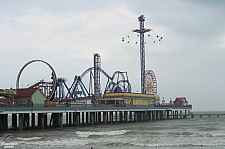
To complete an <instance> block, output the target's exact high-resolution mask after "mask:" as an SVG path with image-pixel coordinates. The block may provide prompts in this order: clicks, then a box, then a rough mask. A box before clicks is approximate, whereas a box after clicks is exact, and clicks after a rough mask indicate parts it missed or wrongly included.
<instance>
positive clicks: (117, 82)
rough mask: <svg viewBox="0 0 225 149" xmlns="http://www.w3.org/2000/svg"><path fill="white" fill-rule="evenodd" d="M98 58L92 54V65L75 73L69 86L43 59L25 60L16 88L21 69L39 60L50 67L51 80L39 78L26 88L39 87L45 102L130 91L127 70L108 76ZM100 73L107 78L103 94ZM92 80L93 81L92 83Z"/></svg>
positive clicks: (98, 96) (98, 56)
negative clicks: (84, 81) (39, 79)
mask: <svg viewBox="0 0 225 149" xmlns="http://www.w3.org/2000/svg"><path fill="white" fill-rule="evenodd" d="M100 58H101V57H100V55H99V54H98V53H96V54H94V67H90V68H88V69H87V70H85V71H84V72H83V73H82V74H81V75H80V76H78V75H76V76H75V77H74V81H73V82H72V85H71V86H70V87H68V85H67V84H66V79H64V78H57V76H56V72H55V70H54V69H53V67H52V66H51V65H50V64H49V63H47V62H46V61H44V60H31V61H29V62H27V63H26V64H25V65H24V66H23V67H22V68H21V70H20V71H19V73H18V76H17V81H16V88H17V89H19V82H20V76H21V74H22V72H23V70H24V69H25V68H26V67H27V66H28V65H29V64H31V63H35V62H41V63H44V64H46V65H47V66H48V67H49V68H50V70H51V72H52V73H51V81H49V82H46V81H43V80H41V81H39V82H37V83H35V84H34V85H31V86H29V87H28V88H39V89H40V90H41V91H42V92H43V93H44V94H45V95H46V100H45V103H48V102H49V101H53V100H63V99H71V100H73V101H74V102H75V101H76V99H77V98H81V97H84V98H92V99H93V98H94V99H96V98H101V97H104V95H105V94H106V93H111V92H131V84H130V82H129V79H128V75H127V72H122V71H115V72H114V73H113V74H112V76H110V75H109V74H108V73H106V71H104V70H103V69H102V68H101V67H100V66H101V61H100ZM88 74H89V76H90V79H89V88H87V85H85V84H84V83H83V81H82V80H83V78H84V77H85V76H87V75H88ZM100 74H102V75H103V76H104V77H105V78H106V79H107V83H106V86H105V89H104V91H103V94H102V89H101V85H100V84H101V82H100V76H101V75H100ZM92 82H94V84H93V83H92ZM93 101H94V100H93Z"/></svg>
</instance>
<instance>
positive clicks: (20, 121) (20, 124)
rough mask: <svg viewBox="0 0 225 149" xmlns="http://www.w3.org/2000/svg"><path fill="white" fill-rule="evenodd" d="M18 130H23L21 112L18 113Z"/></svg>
mask: <svg viewBox="0 0 225 149" xmlns="http://www.w3.org/2000/svg"><path fill="white" fill-rule="evenodd" d="M19 130H20V131H23V114H19Z"/></svg>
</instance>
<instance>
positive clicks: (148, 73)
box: [16, 15, 162, 103]
mask: <svg viewBox="0 0 225 149" xmlns="http://www.w3.org/2000/svg"><path fill="white" fill-rule="evenodd" d="M138 19H139V22H140V29H135V30H133V32H136V33H139V34H140V60H141V93H142V94H154V95H155V96H156V95H157V81H156V77H155V74H154V72H153V71H152V70H145V47H144V45H145V42H144V33H146V32H150V31H152V29H145V28H144V21H145V17H144V15H141V16H140V17H139V18H138ZM149 36H150V35H149ZM156 37H157V38H158V37H159V36H158V35H157V36H156ZM128 38H129V36H128ZM161 39H162V37H160V39H159V41H160V40H161ZM122 41H124V38H122ZM35 62H41V63H44V64H46V65H47V66H48V67H49V68H50V70H51V81H49V82H46V81H43V80H41V81H39V82H37V83H36V84H34V85H32V86H29V88H39V89H40V90H41V91H42V92H43V93H44V94H45V96H46V103H48V102H49V101H54V100H56V101H60V100H64V101H66V100H68V99H69V100H70V101H74V102H75V101H76V100H77V99H78V98H91V99H93V100H92V101H93V102H95V101H96V99H97V98H102V97H104V95H105V94H107V93H112V92H113V93H118V92H119V93H120V92H128V93H131V84H130V82H129V79H128V75H127V72H122V71H115V72H114V73H113V75H112V76H110V75H109V74H108V73H106V72H105V71H104V70H103V69H102V68H101V57H100V55H99V54H98V53H95V54H94V66H93V67H90V68H88V69H87V70H85V71H84V72H83V73H82V74H81V75H79V76H77V75H76V76H75V77H74V80H73V82H72V85H71V86H70V87H68V85H67V83H66V79H65V78H57V76H56V72H55V71H54V69H53V67H52V66H51V65H50V64H49V63H47V62H46V61H43V60H31V61H29V62H28V63H26V64H25V65H24V66H23V67H22V68H21V70H20V71H19V74H18V76H17V81H16V88H17V89H19V80H20V76H21V74H22V71H23V70H24V69H25V67H27V66H28V65H29V64H31V63H35ZM86 75H89V78H90V79H89V85H85V84H84V83H83V78H84V77H85V76H86ZM101 75H103V76H104V77H106V79H107V83H106V86H105V89H104V90H102V89H101V78H100V77H101ZM92 82H93V83H92ZM87 86H89V88H87Z"/></svg>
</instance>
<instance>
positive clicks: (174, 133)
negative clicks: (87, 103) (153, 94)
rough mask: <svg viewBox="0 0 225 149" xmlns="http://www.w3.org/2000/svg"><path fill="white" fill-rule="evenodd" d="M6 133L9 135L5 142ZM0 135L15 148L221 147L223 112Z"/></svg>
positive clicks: (224, 133) (224, 139) (224, 129)
mask: <svg viewBox="0 0 225 149" xmlns="http://www.w3.org/2000/svg"><path fill="white" fill-rule="evenodd" d="M209 113H212V112H209ZM219 113H221V112H219ZM223 113H225V112H223ZM6 133H10V134H11V135H12V136H13V140H12V141H11V142H10V143H8V144H7V143H5V141H4V140H3V139H4V137H3V136H4V135H5V134H6ZM0 136H2V138H3V139H1V140H0V143H1V148H4V147H13V148H16V149H32V148H33V149H52V148H54V149H62V148H63V149H72V148H74V149H91V147H92V148H93V149H180V148H184V149H214V148H216V149H223V148H225V116H224V115H223V116H220V117H217V116H215V115H214V116H211V118H209V117H208V116H203V117H202V118H200V117H199V116H196V117H195V118H187V119H177V120H161V121H151V122H137V123H135V122H131V123H120V124H112V125H110V124H107V125H104V124H102V125H88V126H80V127H64V128H51V129H46V130H28V131H23V132H20V131H2V132H0Z"/></svg>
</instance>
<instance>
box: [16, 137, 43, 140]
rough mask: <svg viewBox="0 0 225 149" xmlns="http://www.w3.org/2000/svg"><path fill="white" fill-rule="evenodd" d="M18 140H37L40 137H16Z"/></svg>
mask: <svg viewBox="0 0 225 149" xmlns="http://www.w3.org/2000/svg"><path fill="white" fill-rule="evenodd" d="M16 139H18V140H22V141H29V140H39V139H41V137H32V138H16Z"/></svg>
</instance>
